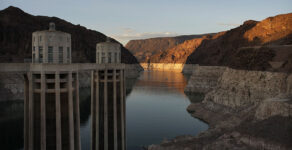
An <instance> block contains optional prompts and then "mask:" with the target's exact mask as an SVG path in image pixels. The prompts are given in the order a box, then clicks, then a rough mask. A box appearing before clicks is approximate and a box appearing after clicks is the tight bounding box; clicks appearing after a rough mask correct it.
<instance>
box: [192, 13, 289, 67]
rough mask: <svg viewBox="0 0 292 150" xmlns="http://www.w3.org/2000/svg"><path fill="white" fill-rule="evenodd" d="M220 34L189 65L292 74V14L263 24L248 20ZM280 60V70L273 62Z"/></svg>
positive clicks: (271, 18)
mask: <svg viewBox="0 0 292 150" xmlns="http://www.w3.org/2000/svg"><path fill="white" fill-rule="evenodd" d="M219 34H220V35H217V36H216V37H217V38H213V39H206V40H204V41H203V42H202V43H201V44H200V46H199V47H197V48H196V50H195V51H194V52H193V53H192V54H191V55H190V56H189V57H188V58H187V61H186V63H187V64H200V65H208V66H209V65H210V66H229V67H232V68H235V69H246V70H263V71H264V70H275V71H284V72H291V71H292V51H291V47H292V46H291V44H292V42H291V41H292V13H289V14H283V15H278V16H275V17H269V18H267V19H265V20H263V21H260V22H257V21H251V20H250V21H246V22H244V24H243V25H241V26H239V27H237V28H234V29H231V30H229V31H226V32H224V33H219ZM288 47H289V48H288ZM289 49H290V50H289ZM279 61H280V62H282V63H281V64H282V65H280V66H279V67H278V68H274V67H272V66H271V64H270V63H269V62H279Z"/></svg>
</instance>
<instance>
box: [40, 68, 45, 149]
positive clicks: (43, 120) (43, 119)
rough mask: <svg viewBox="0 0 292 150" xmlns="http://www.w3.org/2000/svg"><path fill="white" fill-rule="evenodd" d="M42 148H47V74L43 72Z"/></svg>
mask: <svg viewBox="0 0 292 150" xmlns="http://www.w3.org/2000/svg"><path fill="white" fill-rule="evenodd" d="M41 150H46V75H45V73H44V72H43V71H42V72H41Z"/></svg>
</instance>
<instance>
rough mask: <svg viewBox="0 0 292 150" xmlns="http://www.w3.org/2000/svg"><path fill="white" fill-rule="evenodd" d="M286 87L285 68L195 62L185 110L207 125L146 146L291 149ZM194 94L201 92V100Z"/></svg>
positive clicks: (289, 84)
mask: <svg viewBox="0 0 292 150" xmlns="http://www.w3.org/2000/svg"><path fill="white" fill-rule="evenodd" d="M204 77H205V78H204ZM202 87H204V88H203V89H204V90H199V89H200V88H202ZM291 88H292V74H288V73H278V72H265V71H247V70H235V69H231V68H228V67H224V68H218V67H216V66H214V67H212V66H208V67H206V66H197V70H195V71H194V73H193V75H192V76H191V77H190V80H189V82H188V85H187V87H186V89H185V92H186V94H187V95H188V96H189V97H190V99H191V101H192V102H193V103H191V104H190V105H189V106H188V108H187V111H188V112H189V113H190V114H191V115H192V116H193V117H196V118H199V119H201V120H203V121H205V122H207V123H208V124H209V127H210V128H209V129H208V130H207V131H205V132H202V133H200V134H199V135H197V136H188V135H185V136H179V137H177V138H175V139H172V140H166V141H163V142H162V143H161V144H160V145H150V146H149V147H148V148H147V149H148V150H166V149H167V150H172V149H173V150H174V149H175V150H191V149H214V150H215V149H216V150H217V149H238V150H246V149H248V150H250V149H251V150H252V149H270V150H288V149H291V148H292V89H291ZM196 93H203V94H204V95H205V97H204V98H203V99H201V101H200V100H198V97H197V96H193V95H196Z"/></svg>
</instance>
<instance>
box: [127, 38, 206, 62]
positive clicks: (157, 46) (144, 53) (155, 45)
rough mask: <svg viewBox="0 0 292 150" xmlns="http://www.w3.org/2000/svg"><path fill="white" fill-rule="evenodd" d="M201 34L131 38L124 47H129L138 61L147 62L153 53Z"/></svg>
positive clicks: (160, 51)
mask: <svg viewBox="0 0 292 150" xmlns="http://www.w3.org/2000/svg"><path fill="white" fill-rule="evenodd" d="M202 36H204V35H184V36H177V37H161V38H150V39H143V40H131V41H129V42H128V43H127V44H126V46H125V47H126V48H127V49H129V50H130V51H131V52H132V53H133V54H134V56H136V57H137V59H138V60H139V62H148V61H149V59H150V58H151V57H152V56H153V55H156V54H158V53H162V52H164V51H165V50H167V49H169V48H173V47H175V46H176V45H179V44H181V43H183V42H184V41H186V40H190V39H194V38H200V37H202Z"/></svg>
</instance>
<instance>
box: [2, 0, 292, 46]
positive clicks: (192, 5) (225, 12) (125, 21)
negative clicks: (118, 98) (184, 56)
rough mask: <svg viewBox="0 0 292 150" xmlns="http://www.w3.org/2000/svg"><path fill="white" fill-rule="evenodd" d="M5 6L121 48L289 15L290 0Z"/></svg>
mask: <svg viewBox="0 0 292 150" xmlns="http://www.w3.org/2000/svg"><path fill="white" fill-rule="evenodd" d="M9 6H15V7H18V8H20V9H22V10H23V11H25V12H27V13H30V14H32V15H41V16H55V17H58V18H62V19H64V20H66V21H69V22H71V23H73V24H80V25H81V26H85V27H86V28H88V29H92V30H96V31H99V32H102V33H104V34H105V35H107V36H110V37H112V38H115V39H116V40H118V41H120V42H121V43H122V44H126V43H127V42H128V41H129V40H133V39H145V38H152V37H168V36H177V35H190V34H203V33H214V32H220V31H225V30H229V29H232V28H235V27H237V26H239V25H241V24H242V23H243V22H244V21H246V20H257V21H260V20H263V19H265V18H267V17H270V16H275V15H278V14H284V13H291V12H292V0H0V10H2V9H5V8H7V7H9ZM56 26H58V25H56Z"/></svg>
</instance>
